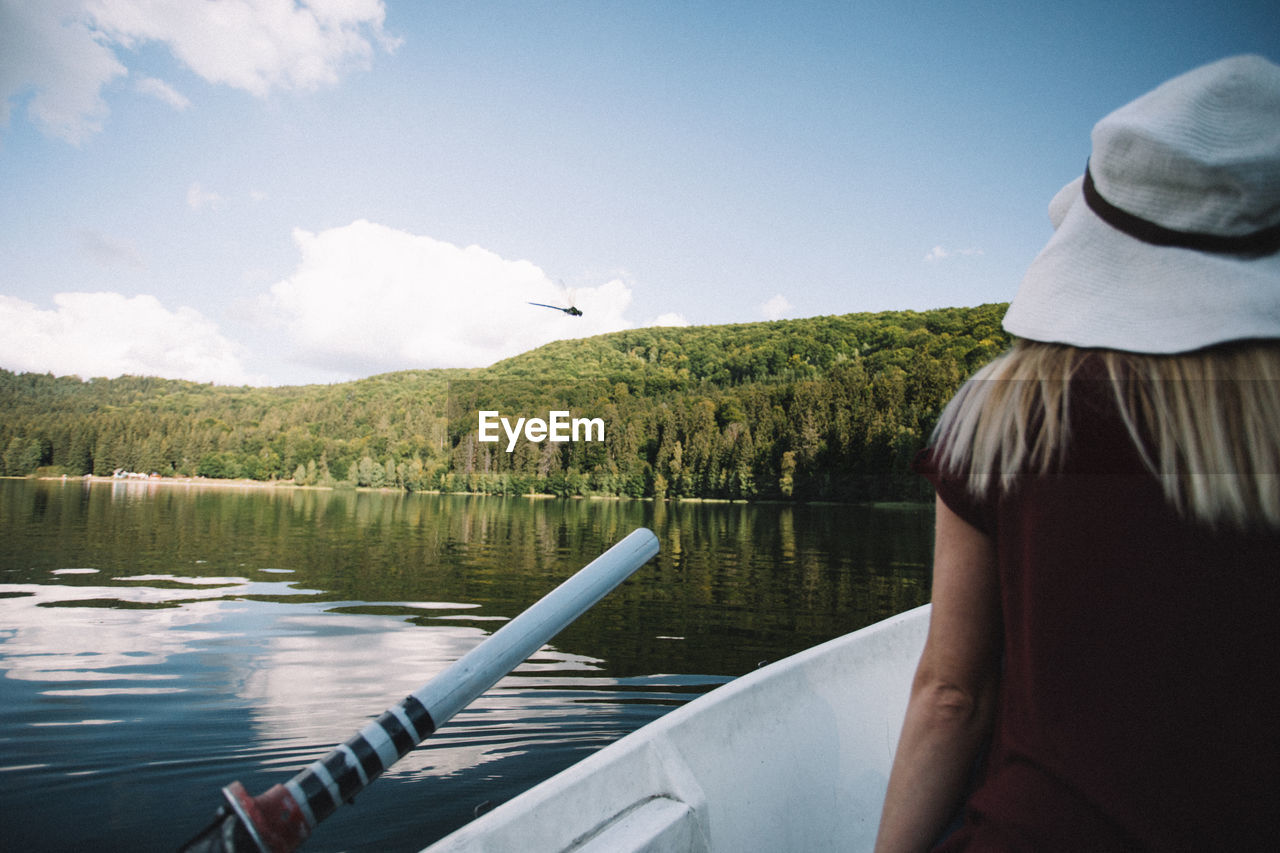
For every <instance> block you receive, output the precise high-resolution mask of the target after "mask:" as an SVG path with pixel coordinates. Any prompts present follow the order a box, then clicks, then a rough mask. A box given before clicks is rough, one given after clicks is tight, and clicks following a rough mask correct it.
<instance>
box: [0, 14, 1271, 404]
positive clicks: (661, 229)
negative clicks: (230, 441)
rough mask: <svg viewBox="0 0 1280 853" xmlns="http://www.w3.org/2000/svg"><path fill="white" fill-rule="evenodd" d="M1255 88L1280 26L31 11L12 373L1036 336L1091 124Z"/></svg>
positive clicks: (3, 320) (11, 139)
mask: <svg viewBox="0 0 1280 853" xmlns="http://www.w3.org/2000/svg"><path fill="white" fill-rule="evenodd" d="M1239 53H1260V54H1262V55H1264V56H1267V57H1268V58H1269V59H1271V60H1272V61H1280V15H1276V14H1275V13H1274V8H1273V7H1272V3H1271V0H1265V2H1252V1H1250V2H1244V0H1242V1H1241V2H1232V3H1221V2H1220V0H1219V2H1213V3H1208V2H1186V0H1166V2H1152V3H1145V2H1124V0H1104V2H1092V1H1091V2H1074V3H1073V2H1068V0H1061V2H1055V3H1038V2H1034V0H1022V1H1021V2H968V3H966V2H934V3H926V2H910V0H887V2H880V0H867V2H856V0H850V1H849V2H803V0H801V2H772V3H763V2H749V0H740V1H739V2H729V0H722V2H700V0H682V2H662V0H643V2H620V0H618V1H617V2H614V1H613V0H611V2H588V1H587V0H560V1H559V2H551V0H525V2H484V0H472V2H410V0H207V1H206V2H189V0H41V2H29V0H0V367H3V368H5V369H8V370H12V371H15V372H40V373H45V372H48V373H53V374H55V375H77V376H80V377H82V378H86V379H87V378H91V377H100V376H102V377H114V376H119V375H121V374H134V375H150V376H161V377H166V378H176V379H189V380H195V381H200V382H215V383H219V384H229V385H241V384H249V385H294V384H305V383H330V382H341V381H347V380H351V379H357V378H361V377H365V376H370V375H374V374H378V373H384V372H389V371H395V370H406V369H419V368H437V367H482V366H486V365H488V364H492V363H493V362H495V361H498V360H500V359H503V358H506V357H510V356H512V355H516V354H518V353H520V352H524V351H526V350H529V349H532V348H534V347H537V346H540V345H542V344H544V343H547V342H549V341H552V340H557V339H563V338H576V337H586V336H590V335H596V334H601V333H605V332H611V331H617V330H621V329H628V328H639V327H644V326H654V325H710V324H723V323H743V322H755V321H760V320H777V319H789V318H801V317H813V316H820V315H829V314H846V313H852V312H862V311H885V310H903V309H911V310H926V309H930V308H940V307H949V306H969V305H978V304H982V303H987V302H1003V301H1008V300H1009V299H1011V298H1012V297H1013V295H1014V293H1015V292H1016V290H1017V286H1018V283H1019V281H1020V279H1021V276H1022V273H1023V271H1024V270H1025V268H1026V266H1027V265H1028V264H1029V263H1030V261H1031V259H1032V258H1033V257H1034V256H1035V254H1036V253H1037V252H1038V251H1039V249H1040V247H1041V246H1042V245H1043V244H1044V242H1045V241H1046V240H1047V239H1048V236H1049V232H1050V226H1049V221H1048V217H1047V214H1046V212H1045V211H1046V206H1047V204H1048V202H1049V199H1050V198H1051V197H1052V196H1053V194H1054V193H1055V192H1056V191H1057V190H1058V188H1059V187H1061V186H1062V185H1063V184H1065V183H1067V182H1068V181H1070V180H1072V179H1073V178H1075V177H1076V176H1078V175H1079V174H1080V173H1081V172H1082V171H1083V168H1084V164H1085V161H1086V159H1087V157H1088V155H1089V131H1090V129H1091V127H1092V126H1093V124H1094V123H1095V122H1096V121H1097V120H1098V119H1100V118H1102V117H1103V116H1104V115H1106V114H1107V113H1108V112H1110V111H1111V110H1113V109H1115V108H1117V107H1119V106H1121V105H1123V104H1125V103H1127V102H1128V101H1130V100H1132V99H1133V98H1135V97H1137V96H1139V95H1141V94H1143V93H1144V92H1146V91H1148V90H1150V89H1151V88H1153V87H1155V86H1156V85H1158V84H1159V83H1161V82H1163V81H1164V80H1166V79H1168V78H1170V77H1173V76H1175V75H1177V74H1179V73H1181V72H1183V71H1187V70H1190V69H1191V68H1194V67H1196V66H1198V65H1202V64H1204V63H1206V62H1210V61H1213V60H1215V59H1219V58H1222V57H1224V56H1229V55H1233V54H1239ZM530 302H542V303H548V304H552V305H557V306H564V307H567V306H570V305H572V306H575V307H577V308H579V309H581V310H582V312H583V313H582V315H581V316H579V317H573V316H569V315H567V314H563V313H560V312H557V311H554V310H550V309H547V308H540V307H536V306H532V305H529V304H528V303H530Z"/></svg>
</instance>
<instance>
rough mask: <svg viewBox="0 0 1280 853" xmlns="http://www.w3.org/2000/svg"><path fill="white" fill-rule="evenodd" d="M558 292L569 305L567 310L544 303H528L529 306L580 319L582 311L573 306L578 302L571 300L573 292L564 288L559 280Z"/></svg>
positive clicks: (562, 282)
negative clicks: (561, 312)
mask: <svg viewBox="0 0 1280 853" xmlns="http://www.w3.org/2000/svg"><path fill="white" fill-rule="evenodd" d="M560 290H561V291H562V294H561V295H562V296H564V298H565V301H567V302H568V303H569V307H568V308H561V307H560V306H559V305H548V304H547V303H545V302H530V303H529V304H530V305H537V306H538V307H539V308H550V309H552V310H553V311H563V312H564V313H566V314H568V315H569V316H570V317H581V316H582V309H580V308H578V307H577V306H576V305H574V304H573V303H575V302H577V301H578V300H576V299H574V298H573V291H571V290H570V289H569V288H567V287H565V286H564V281H563V280H561V282H560Z"/></svg>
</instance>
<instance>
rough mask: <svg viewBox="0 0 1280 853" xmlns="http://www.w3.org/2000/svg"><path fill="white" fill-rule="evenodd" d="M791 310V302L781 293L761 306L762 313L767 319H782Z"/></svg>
mask: <svg viewBox="0 0 1280 853" xmlns="http://www.w3.org/2000/svg"><path fill="white" fill-rule="evenodd" d="M790 310H791V303H790V302H788V301H787V298H786V297H785V296H783V295H782V294H781V293H779V294H778V295H776V296H774V297H773V298H772V299H770V300H769V301H767V302H765V303H763V304H762V305H761V306H760V314H761V315H762V316H763V317H764V318H765V319H766V320H781V319H782V318H783V317H785V316H786V315H787V313H788V312H789V311H790Z"/></svg>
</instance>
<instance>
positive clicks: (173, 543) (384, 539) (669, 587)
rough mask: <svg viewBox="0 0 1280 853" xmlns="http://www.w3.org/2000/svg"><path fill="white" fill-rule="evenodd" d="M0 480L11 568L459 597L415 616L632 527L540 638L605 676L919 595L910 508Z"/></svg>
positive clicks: (741, 667)
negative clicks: (625, 546) (656, 545)
mask: <svg viewBox="0 0 1280 853" xmlns="http://www.w3.org/2000/svg"><path fill="white" fill-rule="evenodd" d="M139 485H142V486H145V485H146V484H139ZM3 487H4V488H5V489H8V490H9V492H12V493H13V495H12V498H10V497H9V496H8V493H7V495H6V500H5V501H4V502H3V509H2V510H0V519H3V523H4V525H5V536H4V537H3V540H4V544H3V545H0V557H3V558H4V560H5V565H6V566H16V568H12V569H10V574H11V576H12V575H13V574H14V572H17V573H19V574H23V573H26V574H29V575H31V576H32V577H36V576H43V577H44V578H45V580H46V581H47V573H48V571H50V570H52V569H56V568H65V567H70V566H89V567H93V568H96V569H98V570H99V572H98V574H97V575H95V576H94V579H93V581H92V582H93V583H95V584H101V583H104V582H111V581H112V579H114V578H124V577H128V576H130V575H136V574H139V573H162V574H167V575H172V576H176V577H194V578H200V577H206V578H208V577H242V578H248V579H251V580H261V579H263V578H265V577H267V576H266V575H262V574H260V573H261V572H264V571H267V570H277V571H279V570H283V571H284V572H285V574H278V575H274V576H271V579H272V580H288V581H290V582H292V583H293V585H294V586H295V587H296V588H298V589H301V590H314V591H317V593H318V595H319V596H321V597H322V598H325V599H328V600H332V601H335V602H345V603H353V602H354V603H382V604H388V603H390V604H397V603H414V602H456V603H460V604H468V605H476V604H478V605H479V607H476V608H469V609H466V610H465V611H464V610H461V609H459V610H455V611H448V610H444V611H436V610H432V611H429V612H428V613H427V615H423V616H419V617H417V618H415V619H414V620H413V621H414V622H415V623H417V624H443V623H442V622H441V620H442V619H445V620H447V619H463V618H474V617H475V616H486V617H511V616H514V615H516V614H517V613H519V612H520V611H521V610H523V609H524V608H525V607H527V606H528V605H529V604H531V603H533V602H534V601H535V600H537V599H538V598H539V597H540V596H542V595H543V594H545V593H546V592H548V591H549V590H550V589H551V588H552V587H554V586H555V584H556V583H558V582H559V581H561V580H563V579H564V578H566V577H568V576H569V575H570V574H572V573H573V572H574V571H576V570H577V569H578V568H580V567H581V566H582V565H585V564H586V563H587V562H589V561H590V560H591V559H593V558H594V557H595V556H597V555H598V554H600V553H601V552H602V551H604V550H605V549H606V548H607V547H608V546H609V545H611V544H613V543H614V542H616V541H618V540H619V539H621V538H622V537H623V536H625V535H626V534H627V533H628V532H630V531H631V530H632V529H634V528H635V527H639V526H647V527H651V528H653V529H654V530H655V531H656V532H657V533H658V535H659V538H660V540H661V542H662V552H661V553H660V554H659V556H658V557H657V558H656V559H655V560H654V561H653V562H652V563H650V564H649V565H648V566H646V567H644V568H643V569H641V571H640V572H638V573H637V574H636V575H635V576H634V577H633V578H632V579H631V580H629V581H627V582H626V583H625V584H624V585H623V586H622V587H621V588H620V589H619V590H617V591H616V592H615V593H614V594H612V595H611V596H609V597H608V598H606V599H605V600H604V601H603V602H601V604H600V605H598V606H597V607H596V608H595V609H593V610H592V611H591V612H590V613H588V614H587V615H586V616H585V617H584V618H582V619H581V620H580V621H579V622H578V623H576V624H574V625H573V626H570V628H569V629H567V630H566V631H565V633H564V634H563V635H562V637H561V638H560V639H559V640H558V641H557V646H558V647H560V648H562V649H567V650H570V651H575V652H578V653H582V654H589V655H591V656H593V657H597V658H602V659H604V660H606V661H608V665H609V667H610V668H611V670H613V671H614V673H615V674H620V675H635V674H649V673H654V672H702V673H709V674H710V673H714V674H739V673H740V672H742V671H745V670H746V669H749V668H751V667H752V666H754V665H755V664H756V663H757V662H758V661H760V660H764V659H775V658H777V657H780V656H782V655H784V654H787V653H790V652H793V651H797V650H799V649H801V648H805V647H807V646H809V645H813V644H814V643H817V642H821V641H823V640H825V639H828V638H830V637H834V636H837V635H839V634H841V633H844V632H847V631H849V630H853V629H855V628H858V627H861V626H863V625H865V624H869V623H871V622H874V621H876V620H878V619H881V618H884V617H885V616H888V615H891V614H893V613H896V612H900V611H902V610H905V609H908V608H910V607H912V606H915V605H917V604H920V603H923V602H924V601H926V600H927V598H928V564H929V551H930V548H931V545H932V530H931V524H930V521H931V515H930V513H929V512H928V508H927V507H923V506H920V507H903V508H897V509H883V508H871V507H861V506H813V505H793V504H785V505H770V504H713V503H696V502H678V503H670V504H668V503H661V502H659V503H653V502H647V501H620V500H530V499H526V498H498V497H487V498H486V497H469V496H441V495H422V494H403V493H375V492H363V491H360V492H357V491H354V490H345V491H344V490H335V491H327V490H314V489H276V490H269V489H243V490H234V489H227V488H207V489H199V488H190V489H187V488H183V487H178V486H171V485H169V486H164V487H160V488H150V489H142V490H125V491H124V492H121V491H120V490H118V489H115V488H113V486H112V485H110V484H98V485H82V484H80V483H68V484H62V483H56V482H54V483H30V482H27V483H20V482H15V481H9V482H8V483H5V484H3ZM24 490H25V491H24ZM42 573H43V575H42ZM14 579H15V580H17V579H19V578H14ZM35 582H40V581H39V580H38V579H37V580H36V581H35ZM60 582H62V583H89V582H90V581H89V580H87V579H78V578H77V577H76V576H70V577H63V578H60ZM308 599H309V600H312V601H314V600H316V596H315V595H308ZM454 624H456V623H454ZM480 624H484V623H480ZM494 624H497V623H494ZM672 638H679V639H672Z"/></svg>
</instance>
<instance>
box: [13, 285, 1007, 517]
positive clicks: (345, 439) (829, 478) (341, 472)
mask: <svg viewBox="0 0 1280 853" xmlns="http://www.w3.org/2000/svg"><path fill="white" fill-rule="evenodd" d="M1004 307H1005V306H1003V305H983V306H979V307H977V308H951V309H943V310H937V311H926V312H912V311H901V312H887V313H880V314H850V315H844V316H838V317H816V318H811V319H806V320H787V321H779V322H771V323H750V324H739V325H726V326H704V327H685V328H666V327H664V328H652V329H636V330H631V331H625V332H617V333H613V334H609V335H601V336H598V337H594V338H588V339H584V340H573V341H558V342H555V343H552V344H548V345H547V346H544V347H540V348H538V349H536V350H533V351H531V352H527V353H524V354H523V355H520V356H517V357H515V358H511V359H507V360H505V361H502V362H499V363H498V364H495V365H493V366H492V367H489V368H485V369H476V370H425V371H423V370H418V371H403V372H399V373H390V374H384V375H380V376H373V377H370V378H368V379H363V380H359V381H356V382H348V383H343V384H338V385H309V386H295V387H281V388H248V387H240V388H237V387H226V386H215V385H201V384H197V383H193V382H184V381H176V380H165V379H155V378H150V377H137V376H124V377H120V378H119V379H111V380H106V379H92V380H89V381H87V382H84V381H81V380H79V379H76V378H74V377H54V376H51V375H48V374H44V375H40V374H14V373H10V372H8V371H3V370H0V466H2V467H0V473H4V474H15V475H25V474H29V473H31V472H33V471H35V469H36V468H37V466H41V465H45V466H55V467H57V468H60V469H61V470H62V471H65V472H67V473H68V474H71V475H79V474H84V473H95V474H107V475H109V474H111V473H112V472H113V471H115V470H117V469H126V470H131V471H139V472H143V473H150V472H153V471H154V472H157V473H159V474H161V475H164V476H192V475H200V476H206V477H249V478H253V479H259V480H290V479H291V480H292V481H293V482H295V483H296V484H298V485H317V486H334V485H340V484H347V485H351V486H355V485H359V486H368V487H383V488H397V489H406V490H410V491H424V490H432V489H438V490H444V491H470V492H486V493H493V494H507V495H519V494H529V493H533V492H541V493H549V494H555V495H559V496H562V497H573V496H585V495H592V494H598V495H618V496H627V497H642V496H650V497H655V498H694V497H699V498H727V499H758V498H769V499H782V500H885V499H904V498H905V499H909V498H915V497H922V496H923V486H922V485H921V484H920V483H919V482H918V478H915V477H914V476H912V475H911V474H910V473H909V471H908V463H909V461H910V459H911V457H912V455H913V454H914V453H915V452H916V450H918V449H919V448H920V447H921V446H922V445H923V443H924V441H925V440H926V439H927V437H928V434H929V431H930V430H931V429H932V427H933V423H934V422H935V420H936V419H937V416H938V413H939V411H940V410H941V407H942V405H943V404H944V403H945V402H946V400H947V399H949V398H950V396H951V395H952V394H953V393H954V392H955V389H956V388H957V387H958V386H959V384H960V382H961V381H962V380H963V379H964V378H965V377H966V376H968V375H969V374H971V373H972V372H973V371H974V370H975V369H976V368H977V367H978V366H980V365H981V364H983V363H984V362H986V361H988V360H990V359H991V358H992V357H993V356H995V355H997V354H998V353H1000V352H1001V351H1003V350H1004V349H1005V347H1006V346H1007V345H1008V343H1009V339H1008V337H1007V336H1006V335H1005V333H1004V332H1003V331H1002V330H1001V329H1000V318H1001V317H1002V316H1003V313H1004ZM482 408H483V409H493V410H496V411H498V412H501V413H502V414H503V415H504V416H507V417H510V418H512V419H514V418H516V417H520V416H525V417H544V418H545V417H546V416H547V412H548V411H550V410H553V409H555V410H567V411H570V412H571V413H572V416H573V417H584V418H601V419H602V420H603V421H604V423H605V440H604V441H603V442H596V441H590V442H588V441H578V442H568V443H552V442H549V441H548V442H542V443H534V442H528V441H524V440H521V441H520V442H519V443H518V444H517V446H516V447H515V449H514V450H513V451H512V452H510V453H508V452H506V438H505V436H502V438H501V440H500V441H499V442H498V443H489V442H481V441H479V436H478V424H477V413H478V411H479V410H480V409H482Z"/></svg>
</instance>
